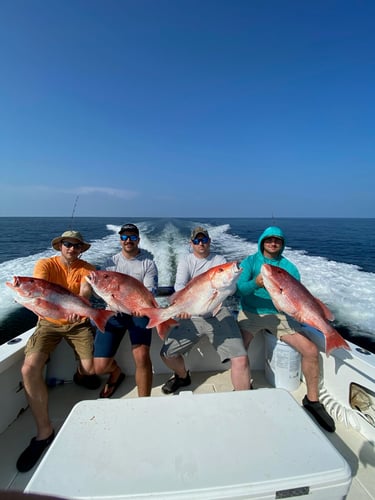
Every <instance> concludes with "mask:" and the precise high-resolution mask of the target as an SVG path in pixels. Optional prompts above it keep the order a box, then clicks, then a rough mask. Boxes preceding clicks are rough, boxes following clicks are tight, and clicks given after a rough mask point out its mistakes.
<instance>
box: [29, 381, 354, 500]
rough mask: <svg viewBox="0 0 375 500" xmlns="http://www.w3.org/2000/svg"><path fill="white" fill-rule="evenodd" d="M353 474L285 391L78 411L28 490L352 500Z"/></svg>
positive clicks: (97, 405) (90, 404)
mask: <svg viewBox="0 0 375 500" xmlns="http://www.w3.org/2000/svg"><path fill="white" fill-rule="evenodd" d="M350 484H351V471H350V468H349V466H348V464H347V463H346V461H345V460H344V459H343V457H342V456H341V455H340V454H339V453H338V452H337V450H336V449H335V448H334V447H333V445H332V444H331V443H330V442H329V440H328V439H327V438H326V436H325V435H324V433H323V432H322V431H321V430H320V429H319V428H318V427H317V425H316V424H315V423H314V421H313V420H312V419H311V418H310V417H309V416H308V415H307V414H306V413H305V410H303V409H302V408H301V407H300V406H299V404H298V403H297V402H296V401H295V400H294V399H293V397H292V396H291V395H290V394H289V393H288V392H287V391H285V390H283V389H259V390H255V391H240V392H228V393H214V394H197V395H193V394H192V393H191V392H183V393H181V394H180V395H179V396H169V397H151V398H134V399H115V400H110V399H109V400H106V399H99V400H96V401H82V402H80V403H78V404H77V405H76V406H75V407H74V408H73V410H72V411H71V413H70V415H69V416H68V418H67V420H66V421H65V423H64V425H63V427H62V428H61V430H60V432H59V433H58V435H57V437H56V438H55V441H54V442H53V444H52V445H51V447H50V448H49V450H48V451H47V453H46V455H45V456H44V458H43V459H42V461H41V463H40V465H39V467H38V469H37V470H36V471H35V473H34V475H33V476H32V478H31V480H30V482H29V483H28V485H27V487H26V489H25V491H26V492H27V493H40V494H45V495H55V496H61V497H66V498H79V499H98V500H99V499H106V500H107V499H116V500H122V499H124V500H125V499H144V498H153V499H161V498H162V499H168V500H172V499H186V500H193V499H199V500H203V499H223V498H225V499H239V498H241V499H245V498H252V499H253V498H256V499H275V498H289V497H298V498H305V496H306V498H309V499H310V498H314V499H317V498H319V499H329V500H334V499H339V498H345V495H346V494H347V492H348V490H349V487H350Z"/></svg>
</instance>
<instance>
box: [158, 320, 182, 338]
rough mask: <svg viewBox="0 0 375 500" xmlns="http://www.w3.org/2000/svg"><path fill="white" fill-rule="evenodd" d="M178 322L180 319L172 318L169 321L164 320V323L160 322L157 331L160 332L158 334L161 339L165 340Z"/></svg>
mask: <svg viewBox="0 0 375 500" xmlns="http://www.w3.org/2000/svg"><path fill="white" fill-rule="evenodd" d="M178 324H179V323H178V321H176V320H174V319H172V318H170V319H168V320H167V321H164V322H163V323H159V324H158V325H156V331H157V332H158V335H159V337H160V338H161V340H164V339H165V336H166V335H167V333H168V332H169V330H170V329H171V328H173V327H175V326H177V325H178Z"/></svg>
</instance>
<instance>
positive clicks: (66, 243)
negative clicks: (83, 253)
mask: <svg viewBox="0 0 375 500" xmlns="http://www.w3.org/2000/svg"><path fill="white" fill-rule="evenodd" d="M62 244H63V245H64V247H65V248H72V247H73V248H74V249H75V250H80V249H81V248H82V243H71V242H70V241H63V242H62Z"/></svg>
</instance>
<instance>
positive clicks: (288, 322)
mask: <svg viewBox="0 0 375 500" xmlns="http://www.w3.org/2000/svg"><path fill="white" fill-rule="evenodd" d="M237 322H238V326H239V327H240V330H241V331H247V332H250V333H251V334H252V335H256V334H257V333H258V332H260V331H261V330H268V331H269V332H270V333H272V335H275V337H277V338H278V339H280V338H281V337H283V336H284V335H293V334H295V333H298V330H299V329H300V328H301V324H300V323H298V321H295V320H294V319H293V318H291V317H289V316H286V315H285V314H282V313H278V314H253V313H250V312H247V311H240V312H239V313H238V317H237Z"/></svg>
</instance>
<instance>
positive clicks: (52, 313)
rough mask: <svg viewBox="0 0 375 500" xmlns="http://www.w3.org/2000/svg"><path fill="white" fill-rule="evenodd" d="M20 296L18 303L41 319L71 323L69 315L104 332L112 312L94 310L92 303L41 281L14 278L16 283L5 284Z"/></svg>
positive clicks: (23, 277) (64, 289) (26, 277)
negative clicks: (76, 316)
mask: <svg viewBox="0 0 375 500" xmlns="http://www.w3.org/2000/svg"><path fill="white" fill-rule="evenodd" d="M5 284H6V285H7V286H9V288H11V289H12V290H13V291H14V292H16V293H17V294H18V295H17V296H16V297H15V300H16V302H18V303H19V304H21V305H23V306H24V307H26V308H27V309H30V311H32V312H33V313H34V314H36V315H37V316H40V317H41V318H52V319H57V320H62V319H65V320H66V319H68V316H69V315H70V314H77V315H78V316H81V317H88V318H90V319H92V321H93V322H94V323H95V324H96V325H97V327H98V328H99V330H101V331H102V332H103V331H104V329H105V325H106V323H107V321H108V319H109V318H110V317H111V316H113V315H114V312H113V311H108V310H105V309H95V308H94V307H92V306H91V304H90V302H89V301H88V300H87V299H85V298H83V297H80V296H79V295H76V294H74V293H72V292H71V291H69V290H68V289H67V288H64V287H63V286H61V285H57V284H56V283H51V282H49V281H47V280H44V279H41V278H33V277H28V276H14V278H13V283H10V282H6V283H5Z"/></svg>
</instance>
